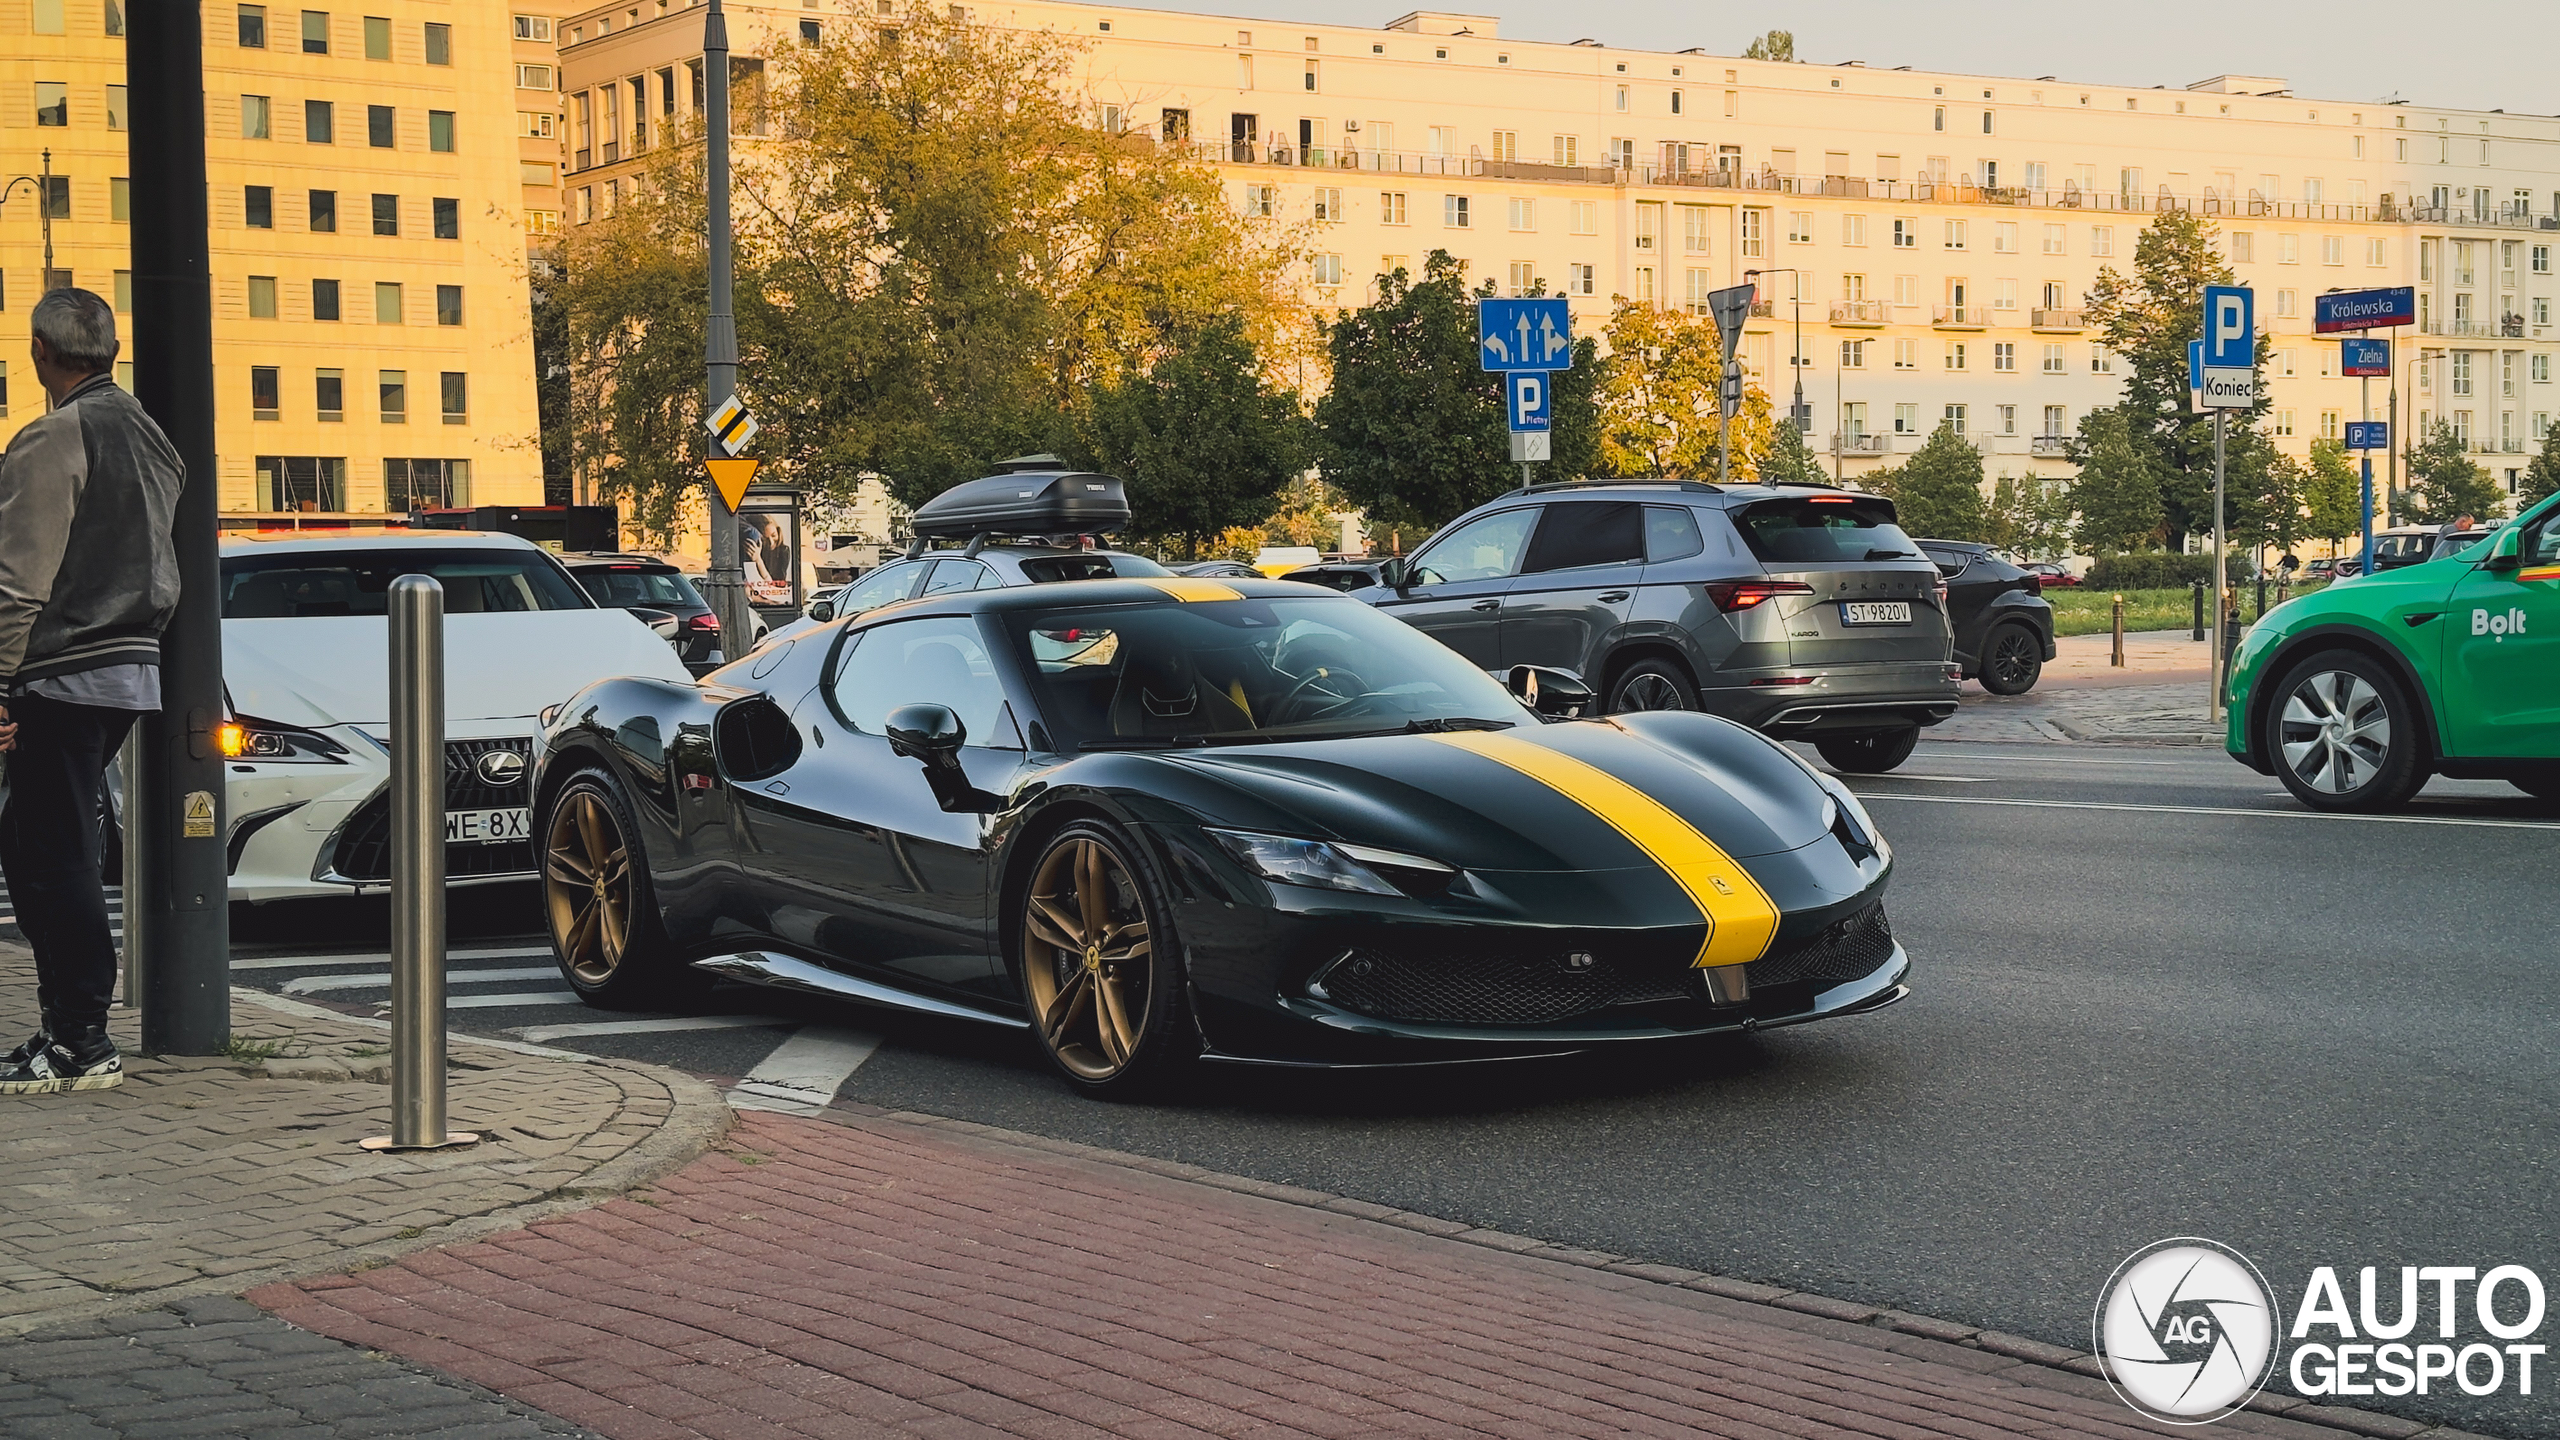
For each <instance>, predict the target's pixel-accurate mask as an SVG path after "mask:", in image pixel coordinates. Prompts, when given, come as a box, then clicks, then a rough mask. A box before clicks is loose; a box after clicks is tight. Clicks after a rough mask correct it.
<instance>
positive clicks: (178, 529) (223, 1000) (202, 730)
mask: <svg viewBox="0 0 2560 1440" xmlns="http://www.w3.org/2000/svg"><path fill="white" fill-rule="evenodd" d="M125 76H126V82H127V85H128V87H129V90H128V93H129V94H130V96H131V103H132V107H133V112H132V128H131V130H130V131H129V132H128V136H129V138H128V139H127V141H126V149H127V157H128V158H127V165H128V167H129V169H130V170H131V172H132V175H133V187H132V188H133V227H132V228H133V327H132V331H133V333H132V349H131V351H130V353H131V354H132V356H133V388H134V395H135V398H136V399H138V400H140V401H141V402H142V408H143V409H144V410H145V411H147V412H149V413H150V415H151V418H152V419H154V420H156V421H158V422H159V424H160V428H161V430H162V431H164V432H166V433H167V435H168V437H169V442H170V443H171V444H172V445H174V446H176V447H177V451H178V458H179V459H180V460H181V461H182V462H183V463H184V464H185V466H186V488H185V489H184V490H183V491H181V492H180V494H179V496H178V505H177V514H176V520H175V526H174V529H175V535H174V539H175V542H176V549H177V558H178V610H177V614H176V615H175V616H174V617H172V619H171V620H170V622H169V628H168V630H167V631H166V632H165V633H164V634H163V635H162V636H161V639H160V655H161V661H160V703H161V708H160V711H159V713H157V714H149V715H145V716H143V717H142V725H141V747H140V762H141V763H140V765H139V767H138V769H139V772H140V773H139V776H138V777H137V778H138V779H139V781H140V784H139V786H138V787H137V792H136V793H134V794H132V795H129V796H127V797H126V804H125V816H126V823H127V827H128V828H127V831H126V836H125V844H126V845H127V846H128V847H134V848H135V849H136V857H137V864H136V867H135V868H136V870H137V872H138V878H139V880H140V882H141V888H140V893H138V894H134V895H131V896H129V898H128V900H127V908H128V910H129V911H130V912H132V913H134V914H135V915H137V916H139V917H140V919H141V922H142V925H141V928H142V935H143V944H142V949H141V951H140V956H141V964H140V965H139V966H138V967H137V968H138V970H139V971H140V974H139V977H138V984H137V986H136V989H137V990H138V992H139V993H138V995H137V996H136V997H135V998H137V999H139V1001H140V1002H141V1008H142V1048H143V1050H144V1052H145V1053H147V1054H153V1055H216V1054H220V1053H221V1052H222V1049H223V1047H224V1046H225V1045H226V1044H228V1043H229V1041H230V1039H231V976H230V966H231V910H230V898H231V892H230V885H231V879H230V874H229V867H228V866H227V865H226V864H225V853H224V849H223V797H222V753H221V750H220V748H219V747H218V746H217V744H216V742H215V735H214V731H215V727H216V726H217V725H219V724H220V723H221V721H222V718H223V713H222V712H223V701H222V612H221V607H220V603H219V599H218V589H219V584H220V580H221V561H220V557H219V554H218V552H217V549H216V546H215V537H216V534H217V532H218V530H219V528H220V524H219V496H218V495H217V494H216V493H215V485H216V481H215V477H214V449H213V286H212V280H211V264H210V258H209V256H208V253H207V248H208V244H209V240H208V235H207V226H208V216H207V214H206V206H205V162H204V34H203V26H202V16H201V14H200V12H199V10H198V7H197V0H128V4H127V24H126V26H125ZM137 540H139V537H137Z"/></svg>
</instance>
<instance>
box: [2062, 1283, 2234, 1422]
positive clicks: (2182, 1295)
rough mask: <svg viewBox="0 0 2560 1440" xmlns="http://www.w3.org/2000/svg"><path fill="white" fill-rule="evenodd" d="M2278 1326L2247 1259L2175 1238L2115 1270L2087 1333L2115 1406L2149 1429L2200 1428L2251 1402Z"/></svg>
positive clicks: (2100, 1295) (2100, 1298)
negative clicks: (2144, 1420) (2151, 1423)
mask: <svg viewBox="0 0 2560 1440" xmlns="http://www.w3.org/2000/svg"><path fill="white" fill-rule="evenodd" d="M2277 1319H2278V1317H2277V1315H2276V1308H2275V1302H2274V1301H2273V1300H2272V1299H2270V1298H2269V1295H2268V1290H2267V1282H2266V1280H2265V1278H2264V1277H2262V1276H2261V1275H2259V1274H2258V1269H2257V1267H2256V1266H2254V1265H2252V1264H2250V1263H2249V1261H2248V1259H2247V1257H2245V1256H2243V1255H2241V1254H2240V1252H2239V1251H2237V1250H2233V1249H2231V1248H2230V1247H2229V1246H2226V1245H2220V1244H2217V1243H2215V1242H2214V1241H2211V1240H2201V1239H2196V1238H2194V1237H2192V1236H2182V1237H2179V1238H2177V1239H2173V1240H2163V1241H2160V1242H2159V1243H2158V1244H2155V1245H2152V1246H2149V1247H2147V1248H2145V1249H2142V1250H2138V1251H2136V1252H2134V1255H2133V1257H2132V1258H2131V1259H2129V1260H2127V1261H2125V1262H2124V1263H2123V1264H2122V1265H2119V1266H2117V1267H2116V1273H2115V1274H2114V1275H2112V1276H2110V1277H2108V1280H2107V1285H2106V1288H2105V1289H2104V1290H2102V1291H2100V1292H2099V1296H2098V1311H2097V1315H2096V1317H2095V1319H2094V1320H2093V1321H2092V1328H2093V1329H2094V1330H2095V1331H2096V1332H2097V1349H2098V1354H2099V1355H2100V1356H2101V1357H2102V1362H2103V1364H2104V1366H2105V1368H2106V1375H2107V1383H2108V1384H2110V1385H2112V1386H2114V1387H2115V1392H2116V1394H2117V1396H2118V1397H2119V1398H2121V1399H2122V1400H2123V1401H2124V1402H2125V1403H2126V1404H2127V1405H2130V1406H2132V1407H2133V1408H2134V1409H2136V1410H2138V1411H2140V1412H2142V1413H2143V1414H2144V1415H2147V1416H2149V1417H2151V1418H2152V1419H2154V1420H2159V1421H2164V1422H2166V1423H2168V1424H2171V1425H2201V1424H2203V1423H2205V1422H2206V1421H2209V1420H2219V1419H2221V1418H2222V1417H2223V1416H2225V1415H2228V1414H2230V1413H2231V1412H2232V1411H2234V1410H2237V1409H2239V1408H2240V1407H2241V1406H2242V1405H2244V1404H2246V1403H2248V1400H2249V1397H2250V1396H2252V1395H2255V1394H2257V1393H2258V1387H2259V1386H2260V1385H2261V1384H2264V1383H2265V1381H2266V1378H2267V1371H2268V1370H2269V1368H2270V1367H2271V1366H2272V1364H2273V1362H2274V1360H2275V1337H2276V1330H2277V1323H2276V1322H2277Z"/></svg>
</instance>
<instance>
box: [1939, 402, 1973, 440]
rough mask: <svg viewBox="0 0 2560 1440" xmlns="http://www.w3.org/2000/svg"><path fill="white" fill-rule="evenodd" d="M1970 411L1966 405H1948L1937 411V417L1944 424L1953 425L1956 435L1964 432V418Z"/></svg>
mask: <svg viewBox="0 0 2560 1440" xmlns="http://www.w3.org/2000/svg"><path fill="white" fill-rule="evenodd" d="M1970 413H1971V410H1970V407H1968V406H1964V405H1949V406H1948V407H1947V408H1946V409H1944V410H1942V411H1940V412H1939V419H1941V420H1943V421H1944V422H1945V423H1946V424H1948V425H1950V426H1953V427H1954V429H1955V432H1956V433H1957V434H1958V435H1962V434H1963V433H1964V423H1965V420H1966V419H1967V418H1968V417H1969V415H1970Z"/></svg>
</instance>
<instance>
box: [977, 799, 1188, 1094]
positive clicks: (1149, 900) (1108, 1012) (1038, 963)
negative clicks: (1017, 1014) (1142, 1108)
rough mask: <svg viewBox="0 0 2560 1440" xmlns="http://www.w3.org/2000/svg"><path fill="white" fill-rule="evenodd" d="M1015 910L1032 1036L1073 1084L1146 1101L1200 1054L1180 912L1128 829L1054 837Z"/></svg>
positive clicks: (1074, 830) (1091, 827)
mask: <svg viewBox="0 0 2560 1440" xmlns="http://www.w3.org/2000/svg"><path fill="white" fill-rule="evenodd" d="M1016 903H1017V904H1018V906H1019V907H1020V908H1019V911H1018V914H1017V917H1016V923H1015V924H1014V926H1013V933H1014V944H1015V957H1014V958H1015V962H1016V966H1017V971H1016V973H1017V974H1018V976H1019V978H1020V980H1021V983H1022V1000H1023V1005H1024V1008H1025V1010H1026V1011H1027V1012H1028V1014H1029V1016H1030V1019H1031V1033H1032V1035H1033V1036H1034V1037H1035V1038H1037V1039H1038V1041H1039V1043H1040V1048H1041V1051H1042V1053H1044V1054H1046V1055H1047V1056H1048V1057H1049V1063H1050V1064H1052V1065H1053V1066H1055V1067H1056V1068H1057V1071H1058V1073H1059V1075H1060V1076H1062V1077H1063V1078H1064V1079H1065V1080H1066V1082H1067V1083H1068V1084H1069V1085H1071V1086H1073V1087H1074V1088H1075V1089H1077V1090H1078V1091H1080V1092H1082V1093H1084V1094H1086V1095H1091V1096H1094V1097H1097V1098H1102V1099H1114V1100H1120V1099H1130V1098H1136V1097H1141V1096H1144V1095H1148V1094H1151V1093H1155V1092H1158V1091H1160V1090H1161V1089H1162V1088H1163V1087H1164V1086H1165V1085H1166V1084H1167V1083H1168V1082H1170V1081H1171V1080H1172V1079H1173V1078H1174V1077H1175V1076H1176V1075H1178V1074H1180V1073H1181V1072H1182V1071H1184V1070H1185V1069H1187V1068H1189V1066H1190V1064H1191V1062H1192V1061H1194V1060H1196V1059H1197V1058H1198V1057H1199V1036H1198V1032H1197V1030H1196V1029H1195V1028H1194V1026H1193V1024H1192V1020H1191V1012H1190V1004H1189V999H1188V994H1187V987H1186V986H1185V984H1184V977H1183V972H1182V961H1181V955H1182V945H1181V943H1180V941H1179V940H1178V939H1177V938H1176V936H1175V935H1174V932H1173V920H1172V906H1171V905H1169V904H1168V903H1167V902H1166V897H1165V891H1164V887H1163V885H1162V884H1160V883H1159V882H1158V881H1157V879H1156V877H1155V874H1154V871H1153V868H1152V867H1151V866H1149V865H1148V863H1147V860H1146V856H1145V854H1144V852H1143V851H1141V850H1140V849H1139V848H1138V845H1137V842H1136V841H1135V839H1134V838H1133V837H1131V836H1130V835H1129V833H1128V832H1127V831H1125V830H1123V829H1121V828H1120V827H1119V826H1116V825H1111V824H1107V823H1104V822H1101V821H1093V820H1082V821H1077V822H1075V823H1074V824H1071V825H1068V826H1067V827H1065V828H1064V829H1062V830H1060V831H1059V832H1058V833H1057V834H1055V835H1052V836H1050V837H1049V839H1048V841H1047V843H1046V844H1044V845H1042V846H1041V847H1040V850H1039V853H1038V854H1037V856H1036V857H1035V858H1034V859H1033V860H1032V861H1031V865H1030V874H1029V878H1028V880H1027V881H1026V882H1025V883H1024V884H1023V885H1022V886H1021V889H1020V892H1019V899H1018V900H1017V902H1016Z"/></svg>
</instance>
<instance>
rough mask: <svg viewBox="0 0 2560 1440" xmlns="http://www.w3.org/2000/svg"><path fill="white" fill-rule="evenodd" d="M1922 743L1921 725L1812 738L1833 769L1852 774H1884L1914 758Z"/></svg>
mask: <svg viewBox="0 0 2560 1440" xmlns="http://www.w3.org/2000/svg"><path fill="white" fill-rule="evenodd" d="M1919 743H1920V727H1919V726H1917V725H1905V726H1903V727H1902V728H1901V729H1899V730H1880V731H1877V732H1876V733H1874V734H1871V735H1825V736H1822V737H1821V738H1819V739H1817V740H1815V741H1814V742H1813V748H1814V749H1816V750H1818V751H1820V752H1821V754H1822V758H1823V759H1824V760H1825V761H1827V762H1829V764H1830V766H1831V768H1832V769H1834V770H1838V771H1841V772H1843V773H1844V774H1849V775H1881V774H1883V773H1884V772H1886V771H1887V770H1890V769H1892V768H1893V767H1895V766H1897V765H1899V764H1901V763H1902V762H1903V761H1905V760H1908V759H1910V758H1911V747H1913V746H1915V745H1917V744H1919Z"/></svg>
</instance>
